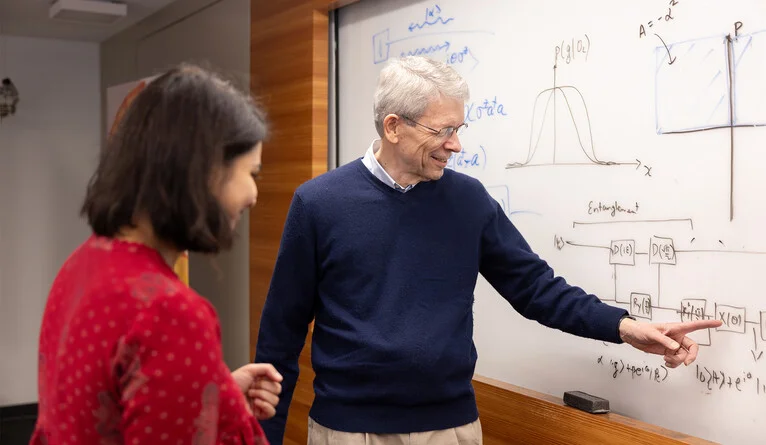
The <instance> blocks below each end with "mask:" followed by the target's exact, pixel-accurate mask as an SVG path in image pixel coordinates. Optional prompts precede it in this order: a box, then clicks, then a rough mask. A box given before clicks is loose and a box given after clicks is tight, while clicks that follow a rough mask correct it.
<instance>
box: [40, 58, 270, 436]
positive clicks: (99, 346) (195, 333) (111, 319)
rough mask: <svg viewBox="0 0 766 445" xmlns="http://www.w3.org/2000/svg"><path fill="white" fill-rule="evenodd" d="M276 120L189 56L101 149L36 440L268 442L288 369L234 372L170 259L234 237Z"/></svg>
mask: <svg viewBox="0 0 766 445" xmlns="http://www.w3.org/2000/svg"><path fill="white" fill-rule="evenodd" d="M266 133H267V126H266V123H265V118H264V115H263V113H262V112H261V110H260V109H259V108H258V107H257V106H256V105H254V104H253V103H252V102H251V101H250V100H249V98H248V97H247V96H245V95H242V94H240V93H239V92H237V91H236V90H235V89H234V88H233V87H231V86H230V85H229V84H227V83H225V82H223V81H222V80H220V79H219V78H217V77H216V76H214V75H213V74H211V73H208V72H206V71H204V70H202V69H200V68H197V67H194V66H186V65H184V66H180V67H178V68H176V69H174V70H172V71H170V72H168V73H166V74H164V75H163V76H161V77H159V78H157V79H155V80H154V81H152V82H151V83H150V84H149V85H148V86H147V87H146V88H145V89H144V90H143V91H141V92H140V93H139V94H138V96H136V98H135V99H134V101H133V103H132V104H131V105H130V107H129V108H128V110H127V112H126V114H125V116H124V117H123V118H122V119H121V120H120V123H119V125H118V127H117V129H116V132H115V133H114V134H113V135H112V137H110V140H109V144H108V147H107V149H106V150H104V151H103V153H102V156H101V159H100V162H99V165H98V168H97V169H96V172H95V174H94V175H93V178H92V179H91V181H90V184H89V186H88V190H87V194H86V198H85V203H84V205H83V207H82V213H83V215H85V216H86V217H87V220H88V223H89V224H90V226H91V228H92V229H93V235H92V236H91V237H90V238H89V239H88V240H87V241H86V242H84V243H83V244H82V245H81V246H80V247H79V248H78V249H77V250H75V252H74V253H73V254H72V255H71V256H70V257H69V259H68V260H67V261H66V262H65V264H64V265H63V267H62V268H61V270H60V271H59V274H58V276H57V277H56V279H55V281H54V283H53V286H52V288H51V292H50V295H49V298H48V302H47V305H46V308H45V313H44V316H43V323H42V328H41V333H40V358H39V379H38V384H39V415H38V422H37V426H36V428H35V432H34V435H33V438H32V443H33V444H50V445H54V444H70V445H73V444H85V445H87V444H137V443H141V444H145V443H153V444H154V443H157V444H164V443H167V444H174V445H175V444H181V443H183V444H187V443H193V444H265V443H266V439H265V438H264V436H263V432H262V430H261V428H260V426H259V425H258V422H257V420H256V418H260V419H265V418H268V417H271V416H273V413H274V406H275V405H276V404H277V402H278V397H277V394H279V392H280V391H281V387H280V384H279V381H281V376H280V375H279V374H278V373H277V371H276V370H275V369H274V368H273V367H272V366H270V365H256V364H251V365H248V366H245V367H242V368H240V369H238V370H236V371H234V372H233V373H230V371H229V370H228V369H227V367H226V365H225V364H224V362H223V357H222V350H221V340H220V327H219V323H218V318H217V316H216V313H215V311H214V309H213V307H212V306H211V305H210V304H209V303H208V302H207V301H206V300H205V299H203V298H202V297H200V296H199V295H197V294H196V293H195V292H194V291H193V290H191V289H190V288H188V287H187V286H185V285H184V284H183V283H182V282H181V281H180V280H179V279H178V277H177V276H176V275H175V274H174V273H173V269H172V265H173V264H174V263H175V261H176V259H177V258H178V257H179V255H180V254H181V252H184V251H186V250H188V251H192V252H204V253H216V252H218V251H220V250H221V249H225V248H228V247H230V246H231V244H232V239H233V234H234V229H235V226H236V224H237V221H238V220H239V217H240V215H241V214H242V213H244V212H245V211H247V210H248V209H250V207H252V206H253V205H255V202H256V198H257V195H258V191H257V187H256V184H255V178H256V177H257V175H258V172H259V171H260V169H261V142H262V141H263V139H264V138H265V137H266Z"/></svg>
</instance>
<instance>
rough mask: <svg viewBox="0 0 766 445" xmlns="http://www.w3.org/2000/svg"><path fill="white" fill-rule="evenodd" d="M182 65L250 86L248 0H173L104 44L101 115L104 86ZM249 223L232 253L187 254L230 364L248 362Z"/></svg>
mask: <svg viewBox="0 0 766 445" xmlns="http://www.w3.org/2000/svg"><path fill="white" fill-rule="evenodd" d="M180 62H195V63H199V64H202V65H204V66H207V67H210V68H213V69H215V70H216V71H219V72H221V73H222V74H224V75H225V76H226V77H227V78H229V79H231V80H233V81H235V82H237V83H238V84H239V85H243V86H244V87H245V88H247V85H248V82H249V72H250V0H178V1H176V2H175V3H172V4H171V5H169V6H168V7H166V8H165V9H163V10H161V11H160V12H158V13H156V14H154V15H152V16H151V17H149V18H147V19H146V20H144V21H142V22H140V23H138V24H137V25H135V26H133V27H131V28H129V29H127V30H125V31H123V32H122V33H120V34H118V35H116V36H114V37H113V38H111V39H109V40H107V41H106V42H103V43H102V44H101V88H102V98H103V100H102V112H103V113H102V114H103V115H105V114H106V113H105V110H106V102H105V100H106V99H105V98H106V89H107V88H109V87H110V86H114V85H118V84H121V83H124V82H129V81H132V80H136V79H138V78H141V77H146V76H150V75H153V74H157V73H158V72H159V71H162V70H165V69H167V68H169V67H171V66H173V65H175V64H177V63H180ZM104 119H105V118H104ZM104 123H105V122H104ZM101 128H105V125H102V126H101ZM248 227H249V221H248V219H247V218H243V219H242V221H241V223H240V227H239V237H238V240H237V242H236V243H235V246H234V248H233V250H232V251H230V252H227V253H224V254H221V255H219V256H218V257H216V258H214V259H211V258H207V257H203V256H199V255H192V256H191V258H190V266H189V273H190V279H189V281H190V284H191V286H192V287H193V288H194V289H195V290H196V291H197V292H199V293H200V294H202V295H203V296H205V297H207V298H208V299H209V300H210V301H211V302H212V303H213V304H214V305H215V307H216V309H217V310H218V315H219V317H220V319H221V331H222V335H223V351H224V358H225V359H226V362H227V364H228V365H229V367H232V368H234V367H238V366H241V365H243V364H245V363H247V362H249V361H250V360H251V359H252V358H251V357H249V345H248V342H249V336H250V318H249V312H250V311H249V301H250V299H249V265H248V263H249V257H248V251H249V249H248V241H249V236H248Z"/></svg>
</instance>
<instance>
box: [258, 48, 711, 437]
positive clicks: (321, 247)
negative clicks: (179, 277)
mask: <svg viewBox="0 0 766 445" xmlns="http://www.w3.org/2000/svg"><path fill="white" fill-rule="evenodd" d="M467 98H468V87H467V84H466V82H465V81H464V80H463V79H462V78H461V77H460V76H459V75H458V74H457V73H456V72H455V71H454V70H453V69H452V68H450V67H448V66H446V65H444V64H442V63H438V62H435V61H432V60H430V59H427V58H422V57H408V58H402V59H397V60H394V61H392V62H391V63H390V64H389V65H388V66H387V67H385V68H384V69H383V70H382V72H381V74H380V78H379V82H378V86H377V91H376V92H375V98H374V119H375V126H376V128H377V131H378V134H379V135H380V140H377V141H375V142H373V144H372V145H371V147H370V148H369V150H368V151H367V153H366V155H365V156H364V158H363V159H358V160H356V161H353V162H351V163H349V164H347V165H344V166H342V167H340V168H338V169H335V170H333V171H331V172H329V173H326V174H324V175H321V176H319V177H317V178H314V179H313V180H310V181H308V182H307V183H305V184H303V185H301V186H300V187H299V188H298V189H297V190H296V192H295V195H294V197H293V202H292V204H291V207H290V211H289V214H288V216H287V221H286V223H285V227H284V233H283V238H282V244H281V247H280V251H279V255H278V258H277V263H276V266H275V269H274V275H273V277H272V282H271V287H270V290H269V293H268V296H267V300H266V305H265V307H264V310H263V316H262V319H261V329H260V334H259V340H258V345H257V350H256V357H255V360H256V361H257V362H267V363H273V364H274V366H275V367H276V368H277V370H278V371H279V372H280V373H281V374H282V375H283V376H284V380H283V397H282V398H281V400H280V402H279V405H278V407H277V414H276V416H275V417H274V418H273V419H271V420H269V421H265V422H263V427H264V430H265V431H266V434H267V437H268V438H269V441H270V442H271V443H272V444H273V445H278V444H281V443H282V437H283V434H284V426H285V421H286V418H287V411H288V406H289V404H290V401H291V398H292V393H293V389H294V387H295V382H296V380H297V377H298V356H299V355H300V352H301V349H302V347H303V343H304V340H305V336H306V333H307V329H308V326H309V324H310V322H311V320H312V319H314V320H315V325H314V333H313V342H312V362H313V367H314V370H315V372H316V380H315V381H314V392H315V399H314V403H313V406H312V408H311V412H310V420H309V444H311V445H326V444H330V443H332V444H334V445H346V444H367V443H373V444H403V443H410V441H409V440H408V436H409V439H412V443H419V444H420V443H422V444H426V443H427V444H436V445H453V444H454V445H457V444H458V443H481V426H480V423H479V421H478V411H477V407H476V401H475V399H474V393H473V388H472V385H471V379H472V377H473V372H474V365H475V362H476V349H475V347H474V344H473V340H472V336H473V313H472V306H473V293H474V288H475V285H476V280H477V277H478V274H479V273H481V274H482V275H483V276H484V277H485V278H486V279H487V281H488V282H489V283H491V284H492V286H493V287H494V288H495V289H496V290H497V291H498V292H499V293H500V295H502V296H503V297H504V298H505V299H506V300H508V302H509V303H510V304H511V305H512V306H513V307H514V309H516V310H517V311H519V312H520V313H521V314H522V315H523V316H525V317H527V318H530V319H533V320H537V321H538V322H540V323H542V324H543V325H546V326H549V327H552V328H557V329H560V330H562V331H565V332H568V333H571V334H574V335H578V336H582V337H587V338H592V339H598V340H602V341H607V342H613V343H620V342H626V343H629V344H631V345H633V346H634V347H636V348H638V349H641V350H643V351H646V352H650V353H654V354H659V355H664V359H665V362H666V363H667V365H668V366H669V367H676V366H678V365H680V364H681V363H684V364H686V365H688V364H689V363H691V362H692V361H694V359H695V358H696V355H697V351H698V346H697V345H696V344H695V343H694V342H693V341H692V340H691V339H689V338H688V337H686V334H687V333H689V332H691V331H694V330H696V329H702V328H708V327H716V326H719V325H720V322H716V321H700V322H693V323H677V324H649V323H639V322H637V321H635V319H631V318H630V317H627V315H628V314H627V312H626V311H625V310H623V309H620V308H616V307H613V306H609V305H607V304H604V303H602V302H601V301H599V299H598V298H596V297H595V296H593V295H589V294H587V293H585V292H584V291H583V290H581V289H579V288H577V287H573V286H570V285H568V284H567V283H566V282H565V281H564V279H562V278H560V277H556V276H554V273H553V270H551V268H550V267H549V266H548V265H547V263H545V262H544V261H543V260H541V259H540V258H539V257H538V256H537V255H536V254H535V253H533V252H532V251H531V249H530V247H529V245H528V244H527V243H526V241H525V240H524V238H523V237H522V236H521V234H520V233H519V232H518V230H517V229H516V228H515V227H514V226H513V224H512V223H511V221H510V220H509V219H508V218H507V217H506V215H505V213H504V212H503V210H502V208H501V207H500V205H499V204H498V203H497V202H496V201H495V200H494V199H493V198H492V197H491V196H490V195H489V194H488V193H487V191H486V190H485V188H484V187H483V186H482V184H481V183H480V182H479V181H478V180H476V179H473V178H471V177H469V176H466V175H463V174H460V173H456V172H454V171H452V170H445V167H446V166H447V161H448V159H449V158H450V156H451V155H452V154H454V153H459V152H460V150H461V147H460V142H459V140H458V134H459V133H460V132H461V130H462V129H463V128H464V127H465V124H464V123H463V119H464V115H463V110H464V103H465V101H466V100H467ZM457 227H459V228H460V231H461V236H460V237H455V236H453V235H454V230H455V229H456V228H457ZM509 415H512V414H509Z"/></svg>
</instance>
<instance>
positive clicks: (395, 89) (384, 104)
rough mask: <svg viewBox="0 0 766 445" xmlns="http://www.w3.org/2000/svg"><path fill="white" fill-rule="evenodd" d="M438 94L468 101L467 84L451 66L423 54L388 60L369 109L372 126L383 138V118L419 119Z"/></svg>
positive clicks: (379, 77)
mask: <svg viewBox="0 0 766 445" xmlns="http://www.w3.org/2000/svg"><path fill="white" fill-rule="evenodd" d="M440 95H442V96H445V97H448V98H451V99H458V100H461V101H463V102H465V101H467V100H468V97H469V90H468V83H467V82H466V81H465V79H463V77H462V76H460V74H458V72H457V71H455V69H454V68H452V67H451V66H449V65H447V64H446V63H442V62H438V61H436V60H433V59H430V58H428V57H423V56H408V57H402V58H396V59H392V60H391V61H390V62H389V63H388V64H387V65H386V66H385V67H384V68H383V70H382V71H381V72H380V76H378V86H377V89H376V90H375V98H374V101H373V112H374V115H375V129H376V130H378V135H380V136H381V137H383V119H385V117H386V116H388V115H389V114H396V115H398V116H406V117H408V118H410V119H415V120H417V119H419V118H420V117H421V116H422V115H423V113H424V112H425V111H426V108H428V105H429V103H430V102H431V100H433V99H435V98H437V97H439V96H440Z"/></svg>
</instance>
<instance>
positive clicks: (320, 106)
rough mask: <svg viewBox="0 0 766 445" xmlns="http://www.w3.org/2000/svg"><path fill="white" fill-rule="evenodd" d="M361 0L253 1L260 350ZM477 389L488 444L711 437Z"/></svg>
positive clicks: (296, 406)
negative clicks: (338, 23)
mask: <svg viewBox="0 0 766 445" xmlns="http://www.w3.org/2000/svg"><path fill="white" fill-rule="evenodd" d="M356 1H358V0H278V1H277V0H251V50H250V72H251V82H252V83H251V89H252V92H253V93H254V95H255V96H256V97H258V98H260V100H261V101H262V102H263V104H264V105H265V107H266V109H267V111H268V113H269V118H270V121H271V124H272V126H273V135H272V138H271V139H270V140H269V141H267V142H266V143H265V144H264V151H263V164H264V168H263V172H262V175H261V179H260V180H259V184H258V188H259V198H258V205H257V206H256V207H255V208H254V209H253V211H252V212H251V215H250V353H251V357H254V354H255V345H256V342H257V339H258V329H259V327H260V318H261V311H262V309H263V304H264V301H265V299H266V293H267V291H268V287H269V282H270V280H271V274H272V272H273V269H274V262H275V261H276V256H277V251H278V249H279V243H280V239H281V236H282V227H283V225H284V221H285V217H286V216H287V210H288V208H289V205H290V202H291V200H292V195H293V192H294V190H295V189H296V188H297V187H298V186H299V185H300V184H301V183H303V182H305V181H307V180H309V179H311V178H313V177H315V176H318V175H319V174H322V173H324V172H325V171H326V170H327V135H328V130H327V125H328V97H327V95H328V63H329V61H328V37H329V36H328V32H329V30H328V23H329V20H328V18H329V16H328V13H329V11H330V10H332V9H334V8H339V7H342V6H347V5H349V4H352V3H355V2H356ZM310 338H311V333H309V337H308V339H307V344H310ZM299 363H300V377H299V380H298V385H297V387H296V389H295V393H294V397H293V401H292V403H291V406H290V414H289V417H288V423H287V431H286V434H285V441H284V444H285V445H303V444H305V443H306V436H307V419H308V412H309V408H310V406H311V403H312V401H313V398H314V394H313V390H312V386H311V385H312V381H313V379H314V373H313V371H312V369H311V357H310V348H308V347H304V350H303V353H302V354H301V357H300V361H299ZM474 387H475V389H476V395H477V403H478V405H479V412H480V413H481V419H482V424H483V430H484V444H485V445H500V444H503V445H508V444H516V443H519V444H522V443H523V444H530V443H546V444H593V443H610V444H618V445H619V444H650V443H651V444H658V445H663V444H681V443H687V444H710V443H711V442H706V441H702V440H700V439H696V438H693V437H689V436H686V435H683V434H679V433H675V432H673V431H668V430H664V429H662V428H658V427H656V426H653V425H648V424H645V423H642V422H637V421H635V420H632V419H628V418H626V417H622V416H619V415H616V414H607V415H598V416H595V415H590V414H587V413H584V412H581V411H577V410H574V409H572V408H570V407H566V406H564V405H563V403H562V401H561V400H560V399H556V398H554V397H550V396H546V395H544V394H539V393H534V392H532V391H528V390H525V389H523V388H519V387H516V386H513V385H509V384H506V383H503V382H499V381H495V380H491V379H485V378H482V377H477V378H476V379H475V380H474Z"/></svg>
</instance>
